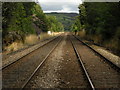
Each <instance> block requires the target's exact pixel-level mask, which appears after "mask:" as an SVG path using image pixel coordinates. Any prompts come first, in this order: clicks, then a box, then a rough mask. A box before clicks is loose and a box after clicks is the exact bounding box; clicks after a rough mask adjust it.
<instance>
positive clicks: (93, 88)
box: [70, 39, 95, 90]
mask: <svg viewBox="0 0 120 90" xmlns="http://www.w3.org/2000/svg"><path fill="white" fill-rule="evenodd" d="M70 41H71V43H72V46H73V48H74V51H75V54H76V56H77V58H78V61H79V63H80V64H81V67H82V69H83V71H84V73H85V76H86V78H87V80H88V82H89V84H90V87H91V88H92V90H95V86H94V84H93V82H92V80H91V78H90V76H89V74H88V72H87V70H86V68H85V66H84V64H83V61H82V59H81V57H80V55H79V53H78V51H77V49H76V47H75V46H74V44H73V42H72V40H71V39H70Z"/></svg>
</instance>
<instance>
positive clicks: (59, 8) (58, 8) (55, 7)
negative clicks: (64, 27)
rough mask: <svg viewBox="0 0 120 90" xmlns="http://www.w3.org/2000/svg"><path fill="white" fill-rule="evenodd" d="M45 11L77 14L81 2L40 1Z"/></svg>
mask: <svg viewBox="0 0 120 90" xmlns="http://www.w3.org/2000/svg"><path fill="white" fill-rule="evenodd" d="M38 1H39V3H40V5H41V7H42V9H43V11H44V12H45V13H46V12H68V13H70V12H75V13H78V5H79V4H80V3H81V0H38Z"/></svg>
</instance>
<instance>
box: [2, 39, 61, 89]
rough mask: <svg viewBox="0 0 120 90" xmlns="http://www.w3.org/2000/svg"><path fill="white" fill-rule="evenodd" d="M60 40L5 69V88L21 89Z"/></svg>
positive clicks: (3, 73) (3, 72)
mask: <svg viewBox="0 0 120 90" xmlns="http://www.w3.org/2000/svg"><path fill="white" fill-rule="evenodd" d="M59 39H60V37H59V38H56V39H55V40H54V41H53V42H50V43H49V44H47V45H45V46H43V47H42V48H39V49H37V50H35V51H34V52H32V53H30V54H29V55H27V56H25V57H24V58H21V59H20V60H19V61H18V62H16V63H14V64H12V65H10V66H9V67H7V68H5V69H3V71H2V75H3V77H2V78H3V81H2V84H3V88H20V87H21V86H22V85H23V82H24V81H26V80H27V78H28V77H29V76H30V75H31V73H32V72H33V71H34V70H35V68H36V67H37V66H38V65H39V63H40V62H41V61H42V60H43V59H44V58H45V56H46V55H47V54H48V53H49V52H50V50H51V49H52V48H53V47H54V45H55V44H56V43H57V42H58V41H59ZM8 68H9V69H8Z"/></svg>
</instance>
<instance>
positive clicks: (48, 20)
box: [2, 2, 64, 51]
mask: <svg viewBox="0 0 120 90" xmlns="http://www.w3.org/2000/svg"><path fill="white" fill-rule="evenodd" d="M63 30H64V28H63V27H62V24H61V23H60V22H58V21H57V20H56V18H55V17H53V16H50V17H48V16H46V15H45V14H44V13H43V10H42V8H41V7H40V5H39V4H37V3H35V2H2V34H3V40H2V43H3V48H2V49H3V51H7V50H8V49H7V48H8V47H10V48H11V47H12V49H9V50H10V51H11V50H12V51H14V50H15V49H14V47H15V45H17V46H19V47H20V48H21V47H22V46H23V44H26V42H28V41H26V40H28V39H26V38H29V37H31V36H32V40H33V41H35V42H34V43H36V41H39V39H40V37H41V34H42V32H44V33H45V32H47V31H54V32H56V31H63ZM11 45H12V46H11ZM17 49H18V48H17Z"/></svg>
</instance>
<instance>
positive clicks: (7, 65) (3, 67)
mask: <svg viewBox="0 0 120 90" xmlns="http://www.w3.org/2000/svg"><path fill="white" fill-rule="evenodd" d="M58 37H60V36H58ZM58 37H55V38H53V39H52V40H50V41H48V42H47V43H45V44H43V45H42V46H40V47H39V48H42V47H43V46H45V45H46V44H48V43H50V42H52V41H53V40H55V39H56V38H58ZM39 48H36V49H35V50H33V51H31V52H29V53H28V54H26V55H24V56H22V57H20V58H19V59H17V60H15V61H12V62H10V63H8V64H6V65H4V66H2V68H1V69H2V70H3V69H5V68H7V67H9V66H10V65H12V64H14V63H16V62H17V61H19V60H20V59H22V58H24V57H25V56H27V55H29V54H30V53H33V52H34V51H36V50H37V49H39Z"/></svg>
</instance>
